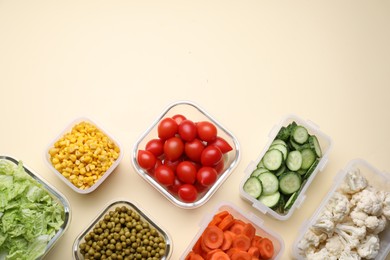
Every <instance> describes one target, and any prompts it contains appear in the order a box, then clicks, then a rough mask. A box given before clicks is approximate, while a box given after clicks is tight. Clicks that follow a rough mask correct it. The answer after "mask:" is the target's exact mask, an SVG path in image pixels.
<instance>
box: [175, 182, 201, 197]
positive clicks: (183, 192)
mask: <svg viewBox="0 0 390 260" xmlns="http://www.w3.org/2000/svg"><path fill="white" fill-rule="evenodd" d="M177 194H178V195H179V198H180V199H181V200H183V201H185V202H194V201H195V200H196V198H197V197H198V191H197V190H196V188H195V186H194V185H192V184H188V183H185V184H183V185H181V186H180V187H179V190H178V191H177Z"/></svg>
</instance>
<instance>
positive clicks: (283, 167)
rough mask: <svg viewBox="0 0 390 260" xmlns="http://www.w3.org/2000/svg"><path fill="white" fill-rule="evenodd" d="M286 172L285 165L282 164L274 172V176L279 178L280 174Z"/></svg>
mask: <svg viewBox="0 0 390 260" xmlns="http://www.w3.org/2000/svg"><path fill="white" fill-rule="evenodd" d="M286 170H287V167H286V165H285V164H282V165H281V166H280V167H279V169H278V170H277V171H275V175H276V176H277V177H279V176H280V175H281V174H282V173H284V172H285V171H286Z"/></svg>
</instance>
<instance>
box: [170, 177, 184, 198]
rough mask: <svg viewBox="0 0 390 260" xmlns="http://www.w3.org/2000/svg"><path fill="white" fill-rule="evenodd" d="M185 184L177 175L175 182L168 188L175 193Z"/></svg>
mask: <svg viewBox="0 0 390 260" xmlns="http://www.w3.org/2000/svg"><path fill="white" fill-rule="evenodd" d="M181 185H183V183H182V182H181V181H180V180H179V179H178V178H177V177H176V178H175V181H174V182H173V184H172V185H171V186H169V187H168V190H169V191H170V192H171V193H173V194H177V192H178V191H179V187H180V186H181Z"/></svg>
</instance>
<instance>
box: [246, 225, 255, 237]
mask: <svg viewBox="0 0 390 260" xmlns="http://www.w3.org/2000/svg"><path fill="white" fill-rule="evenodd" d="M243 233H244V235H246V236H247V237H249V239H252V238H254V237H255V234H256V228H255V227H254V226H253V225H252V224H251V223H245V225H244V229H243Z"/></svg>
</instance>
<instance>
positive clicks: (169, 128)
mask: <svg viewBox="0 0 390 260" xmlns="http://www.w3.org/2000/svg"><path fill="white" fill-rule="evenodd" d="M177 128H178V126H177V123H176V121H175V120H173V119H172V118H170V117H166V118H164V119H163V120H161V121H160V123H159V124H158V127H157V133H158V137H160V138H161V139H168V138H170V137H172V136H175V134H176V133H177Z"/></svg>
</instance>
